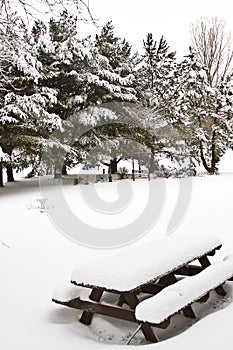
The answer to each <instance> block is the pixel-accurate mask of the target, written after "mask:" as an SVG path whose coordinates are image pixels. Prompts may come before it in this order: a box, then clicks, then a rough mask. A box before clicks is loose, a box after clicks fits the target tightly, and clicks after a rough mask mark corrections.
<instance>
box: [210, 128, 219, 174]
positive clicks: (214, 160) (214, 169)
mask: <svg viewBox="0 0 233 350" xmlns="http://www.w3.org/2000/svg"><path fill="white" fill-rule="evenodd" d="M215 137H216V132H215V130H214V131H213V135H212V140H211V142H212V149H211V171H210V174H211V175H214V174H216V173H217V167H216V164H217V162H218V159H217V156H216V147H215Z"/></svg>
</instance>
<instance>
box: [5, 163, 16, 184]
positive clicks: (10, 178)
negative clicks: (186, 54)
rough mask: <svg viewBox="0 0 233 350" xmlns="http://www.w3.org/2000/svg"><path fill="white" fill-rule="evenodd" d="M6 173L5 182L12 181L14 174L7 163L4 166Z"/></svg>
mask: <svg viewBox="0 0 233 350" xmlns="http://www.w3.org/2000/svg"><path fill="white" fill-rule="evenodd" d="M6 173H7V182H14V181H15V179H14V174H13V168H12V165H11V164H8V165H7V166H6Z"/></svg>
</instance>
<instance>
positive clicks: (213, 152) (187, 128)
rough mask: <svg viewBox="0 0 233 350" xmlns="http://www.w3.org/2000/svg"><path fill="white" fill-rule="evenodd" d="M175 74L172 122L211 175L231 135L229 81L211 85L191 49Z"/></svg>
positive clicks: (216, 169)
mask: <svg viewBox="0 0 233 350" xmlns="http://www.w3.org/2000/svg"><path fill="white" fill-rule="evenodd" d="M178 76H179V78H178V80H179V83H178V85H177V96H178V97H177V106H176V114H175V115H174V116H175V118H177V122H176V125H177V127H178V128H179V129H180V130H182V134H183V137H184V139H185V140H186V144H187V147H188V146H189V147H190V150H191V152H192V154H193V157H194V158H195V159H196V160H198V161H199V160H200V161H201V162H202V164H203V166H204V168H205V170H206V171H207V172H208V173H210V174H215V173H216V172H217V171H218V168H217V165H218V163H219V160H220V158H221V157H222V155H223V154H224V152H225V151H226V149H227V148H228V147H229V143H230V140H231V138H232V130H231V123H232V116H233V114H232V113H233V109H232V107H233V105H232V102H233V101H232V98H231V94H232V80H231V79H230V78H228V79H227V81H223V82H221V84H220V85H219V86H217V87H211V86H210V85H209V83H208V80H207V75H206V71H205V67H203V66H202V65H201V64H200V63H199V62H198V60H197V59H196V57H195V54H194V53H193V52H192V51H190V54H189V55H188V56H187V57H186V58H185V60H184V61H182V62H181V63H180V65H179V69H178Z"/></svg>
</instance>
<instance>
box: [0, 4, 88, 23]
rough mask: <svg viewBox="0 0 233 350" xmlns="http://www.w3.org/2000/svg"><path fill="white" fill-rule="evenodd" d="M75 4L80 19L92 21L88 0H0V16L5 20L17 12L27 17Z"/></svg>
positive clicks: (53, 12)
mask: <svg viewBox="0 0 233 350" xmlns="http://www.w3.org/2000/svg"><path fill="white" fill-rule="evenodd" d="M72 5H73V6H75V7H76V9H77V12H78V14H79V17H80V19H81V20H82V21H86V22H87V21H91V22H94V19H93V17H92V14H91V11H90V7H89V0H0V13H1V15H0V17H1V18H4V19H5V20H6V19H7V18H9V16H11V15H12V13H15V12H18V13H19V14H20V15H21V16H23V15H24V16H25V17H26V18H27V19H30V18H31V17H34V16H36V15H38V14H47V13H52V14H53V15H54V14H55V13H56V12H57V10H58V11H59V12H61V11H62V10H65V9H67V7H70V6H72Z"/></svg>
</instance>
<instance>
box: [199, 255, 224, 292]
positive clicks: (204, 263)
mask: <svg viewBox="0 0 233 350" xmlns="http://www.w3.org/2000/svg"><path fill="white" fill-rule="evenodd" d="M198 260H199V262H200V264H201V266H202V267H203V268H204V269H205V268H206V267H208V266H210V265H211V264H210V261H209V259H208V258H207V256H203V257H201V258H199V259H198ZM215 292H216V293H217V294H218V295H221V296H225V295H226V292H225V290H224V288H223V286H218V287H217V288H215Z"/></svg>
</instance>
